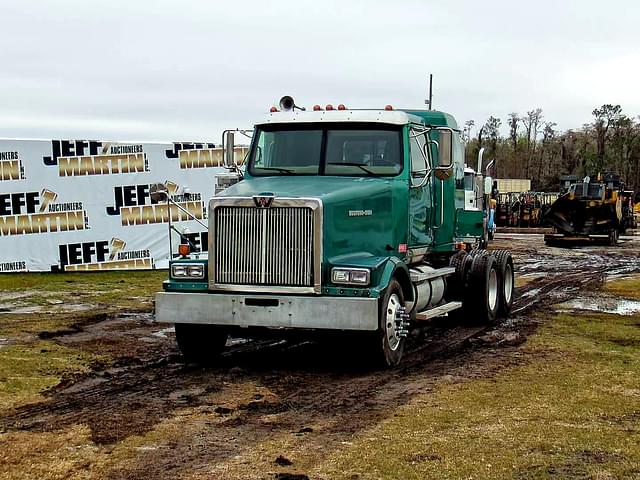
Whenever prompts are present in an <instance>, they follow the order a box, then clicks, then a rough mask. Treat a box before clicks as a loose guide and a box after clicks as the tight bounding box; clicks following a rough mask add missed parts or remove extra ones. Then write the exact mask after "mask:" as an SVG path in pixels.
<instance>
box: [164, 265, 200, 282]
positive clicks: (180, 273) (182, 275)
mask: <svg viewBox="0 0 640 480" xmlns="http://www.w3.org/2000/svg"><path fill="white" fill-rule="evenodd" d="M171 276H172V277H173V278H178V279H185V280H189V279H195V280H198V279H203V278H204V263H174V264H173V265H171Z"/></svg>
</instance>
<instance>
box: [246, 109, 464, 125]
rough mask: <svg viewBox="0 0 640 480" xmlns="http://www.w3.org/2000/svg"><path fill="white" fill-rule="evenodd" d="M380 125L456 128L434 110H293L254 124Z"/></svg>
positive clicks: (449, 117) (271, 114) (440, 113)
mask: <svg viewBox="0 0 640 480" xmlns="http://www.w3.org/2000/svg"><path fill="white" fill-rule="evenodd" d="M321 122H327V123H340V122H361V123H382V124H388V125H408V124H419V125H430V126H446V127H450V128H452V129H454V130H457V129H458V125H457V123H456V121H455V119H454V118H453V117H452V116H451V115H449V114H448V113H445V112H439V111H437V110H364V109H363V110H359V109H354V110H318V111H306V110H293V111H287V112H272V113H269V114H268V115H267V117H266V118H265V119H264V120H263V121H262V122H259V123H257V125H271V124H279V123H283V124H284V123H287V124H291V123H321Z"/></svg>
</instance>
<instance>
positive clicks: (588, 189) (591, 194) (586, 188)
mask: <svg viewBox="0 0 640 480" xmlns="http://www.w3.org/2000/svg"><path fill="white" fill-rule="evenodd" d="M603 189H604V185H602V184H600V183H589V184H585V183H577V184H574V185H571V191H572V192H573V193H574V194H575V196H576V198H586V199H589V200H602V192H603Z"/></svg>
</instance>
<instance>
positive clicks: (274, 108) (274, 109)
mask: <svg viewBox="0 0 640 480" xmlns="http://www.w3.org/2000/svg"><path fill="white" fill-rule="evenodd" d="M269 111H270V112H271V113H275V112H277V111H278V108H277V107H271V108H270V109H269Z"/></svg>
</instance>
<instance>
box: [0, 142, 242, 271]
mask: <svg viewBox="0 0 640 480" xmlns="http://www.w3.org/2000/svg"><path fill="white" fill-rule="evenodd" d="M245 153H246V147H236V152H235V156H236V159H237V160H238V161H239V163H241V162H242V159H243V158H244V154H245ZM222 162H223V160H222V150H221V149H220V148H218V147H217V146H215V145H214V144H212V143H131V142H127V143H121V142H108V141H93V140H91V141H90V140H11V139H0V272H23V271H61V270H65V271H76V270H107V269H151V268H167V266H168V260H169V258H170V255H171V254H170V252H169V227H168V222H169V218H171V222H172V225H173V226H175V227H176V228H177V229H178V230H179V231H183V229H184V228H188V229H189V231H190V233H188V234H187V237H188V238H189V240H190V241H191V242H192V243H193V244H194V245H195V246H196V247H198V248H199V249H201V251H206V250H207V233H206V229H205V228H204V227H202V226H201V225H200V224H199V223H198V222H196V221H194V220H190V219H188V217H187V215H185V214H184V213H183V212H181V211H180V209H178V208H176V207H175V206H170V205H167V203H166V202H164V201H161V202H158V203H156V202H154V201H152V199H151V197H150V193H149V187H150V185H151V184H153V183H157V182H163V183H166V184H167V185H168V187H169V193H170V195H171V197H172V199H173V200H174V201H175V202H178V203H179V205H180V206H182V207H183V208H184V209H186V210H188V211H189V212H191V213H192V214H193V215H194V216H195V217H196V218H198V219H201V220H202V221H203V222H204V223H205V224H206V222H207V220H206V214H207V203H208V200H209V198H210V197H212V196H213V195H214V192H215V187H216V175H218V174H221V173H226V170H225V169H224V168H223V167H222ZM172 244H173V255H174V256H175V255H177V248H178V244H179V236H178V234H176V233H174V234H173V240H172Z"/></svg>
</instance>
